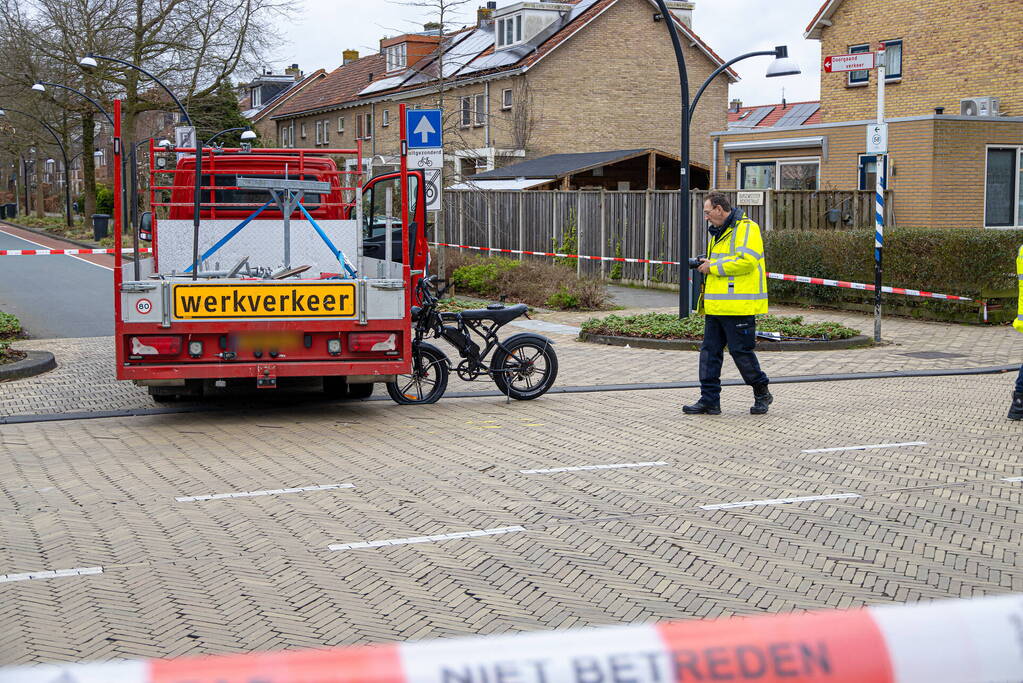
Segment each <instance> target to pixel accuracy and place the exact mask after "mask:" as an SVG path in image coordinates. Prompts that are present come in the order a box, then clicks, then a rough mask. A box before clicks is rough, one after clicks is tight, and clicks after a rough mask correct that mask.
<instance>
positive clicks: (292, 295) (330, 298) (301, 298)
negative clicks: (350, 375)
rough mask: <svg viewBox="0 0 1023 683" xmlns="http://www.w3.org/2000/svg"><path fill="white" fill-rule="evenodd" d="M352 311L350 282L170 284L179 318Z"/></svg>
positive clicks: (329, 315)
mask: <svg viewBox="0 0 1023 683" xmlns="http://www.w3.org/2000/svg"><path fill="white" fill-rule="evenodd" d="M355 314H356V312H355V285H354V284H351V283H344V284H335V283H324V284H294V285H264V284H252V285H243V284H225V285H216V284H201V285H174V317H175V318H177V319H179V320H201V319H218V320H223V319H231V318H233V319H238V318H245V319H248V320H252V319H261V318H351V317H354V316H355Z"/></svg>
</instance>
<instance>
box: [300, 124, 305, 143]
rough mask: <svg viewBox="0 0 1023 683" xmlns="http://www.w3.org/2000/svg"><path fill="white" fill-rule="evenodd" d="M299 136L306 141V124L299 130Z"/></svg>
mask: <svg viewBox="0 0 1023 683" xmlns="http://www.w3.org/2000/svg"><path fill="white" fill-rule="evenodd" d="M299 135H301V136H302V139H303V140H305V123H304V122H303V123H302V127H301V128H300V129H299Z"/></svg>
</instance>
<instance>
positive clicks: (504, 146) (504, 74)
mask: <svg viewBox="0 0 1023 683" xmlns="http://www.w3.org/2000/svg"><path fill="white" fill-rule="evenodd" d="M668 5H669V8H670V10H671V12H672V14H673V16H672V19H673V20H674V21H676V23H677V25H678V26H679V27H680V31H681V33H682V35H683V37H684V39H686V40H684V49H685V50H686V63H687V67H688V69H689V78H690V82H691V83H695V84H699V83H702V82H703V80H704V79H705V78H706V77H707V76H709V75H710V73H711V72H712V71H713V70H714V69H716V68H717V67H718V66H720V65H721V64H722V63H723V60H721V58H720V57H718V56H717V55H716V54H715V53H714V51H713V50H711V49H710V47H709V46H708V45H707V44H706V43H704V42H703V41H702V40H701V39H700V38H699V36H697V34H696V33H695V32H693V30H692V28H691V13H692V9H693V3H691V2H679V1H673V2H669V3H668ZM662 21H663V20H662V18H661V17H660V15H659V13H658V12H657V10H656V4H655V3H654V2H653V0H565V1H563V2H552V1H550V0H533V1H525V2H523V1H515V2H508V3H502V6H501V7H497V3H493V2H491V3H488V6H487V7H484V8H480V10H479V11H478V16H477V22H476V23H475V25H472V26H469V27H466V28H464V29H462V30H459V31H457V32H454V33H452V34H450V35H447V36H444V37H443V39H442V37H441V36H440V33H439V31H438V30H437V29H436V27H432V26H430V25H428V26H427V27H426V30H425V31H424V32H422V33H414V34H406V35H402V36H396V37H391V38H387V39H384V40H382V41H381V43H380V48H381V51H380V54H377V55H373V56H369V57H363V58H361V59H358V58H357V53H354V52H353V51H349V52H346V53H345V63H344V64H342V65H341V66H340V67H338V68H337V69H336V70H334V71H333V72H331V73H330V74H328V75H327V77H326V78H324V79H323V80H322V81H320V82H318V83H317V84H315V85H314V86H313V87H310V88H309V89H307V91H306V92H304V93H302V94H301V95H299V96H297V97H295V98H293V99H292V100H291V101H290V102H288V103H287V104H286V105H284V106H282V107H281V108H280V109H279V110H278V111H277V112H276V113H275V114H273V115H272V116H271V118H272V119H273V120H274V121H275V122H276V123H277V128H278V135H279V136H280V139H281V140H282V142H283V143H284V144H285V145H287V146H309V147H316V146H324V147H326V146H330V147H346V148H347V147H354V145H355V141H356V140H359V139H361V140H362V142H363V149H364V154H365V155H366V156H367V157H382V159H377V163H380V162H381V161H382V162H383V163H384V164H389V163H395V162H396V161H397V157H396V155H397V153H398V151H399V149H398V147H399V146H398V137H399V127H398V121H397V116H398V105H399V103H404V104H406V105H407V106H409V107H410V108H416V107H418V108H431V107H437V106H439V105H440V106H442V108H443V109H444V128H445V131H444V132H445V145H446V147H445V157H446V164H447V165H448V169H449V171H450V173H449V177H461V176H465V175H472V174H473V173H475V172H476V171H477V170H481V171H482V170H489V169H494V168H496V167H500V166H504V165H508V164H511V163H515V162H518V161H522V160H524V159H534V158H537V157H542V156H546V155H550V154H558V153H569V152H600V151H607V150H612V149H659V150H664V151H668V152H673V151H677V149H678V147H679V144H680V137H679V130H678V128H679V126H678V121H679V118H680V107H679V100H678V96H677V93H678V74H677V71H676V68H675V58H674V53H673V52H672V48H671V43H670V41H669V40H668V37H667V31H666V29H665V27H664V24H663V23H662ZM441 45H443V48H441ZM442 64H443V66H442ZM652 65H656V66H652ZM442 70H443V71H442ZM441 72H443V74H444V87H443V88H440V87H439V86H440V81H439V79H438V74H440V73H441ZM736 79H737V77H736V75H735V73H734V72H731V71H728V72H726V75H725V76H724V77H722V78H719V79H717V80H716V81H715V82H714V83H713V84H712V85H711V86H710V87H709V88H708V89H707V91H706V92H705V94H704V98H703V99H704V100H706V101H705V102H704V103H703V104H702V105H701V106H700V108H699V110H698V111H697V113H696V115H695V118H694V120H693V122H692V127H691V133H692V147H691V149H692V162H693V180H694V185H696V186H704V187H705V186H706V184H707V182H708V180H709V172H710V167H711V163H712V155H711V145H710V137H709V133H710V132H711V131H713V130H719V129H720V128H721V127H722V126H723V124H724V121H725V116H724V110H725V103H726V101H727V88H728V83H729V82H730V81H734V80H736Z"/></svg>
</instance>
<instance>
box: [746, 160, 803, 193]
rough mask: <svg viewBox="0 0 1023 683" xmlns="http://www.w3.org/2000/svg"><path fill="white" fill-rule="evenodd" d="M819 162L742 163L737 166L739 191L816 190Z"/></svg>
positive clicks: (777, 161)
mask: <svg viewBox="0 0 1023 683" xmlns="http://www.w3.org/2000/svg"><path fill="white" fill-rule="evenodd" d="M820 169H821V162H820V159H819V158H817V157H814V158H809V159H778V160H776V161H744V162H740V164H739V180H740V189H743V190H816V189H817V187H818V185H819V182H820Z"/></svg>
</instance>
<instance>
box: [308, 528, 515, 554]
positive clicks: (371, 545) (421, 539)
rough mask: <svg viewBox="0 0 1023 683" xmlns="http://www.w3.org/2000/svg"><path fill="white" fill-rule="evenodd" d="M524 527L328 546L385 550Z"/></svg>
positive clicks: (342, 548)
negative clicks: (384, 548) (410, 544)
mask: <svg viewBox="0 0 1023 683" xmlns="http://www.w3.org/2000/svg"><path fill="white" fill-rule="evenodd" d="M525 530H526V528H525V527H522V526H503V527H498V528H496V529H480V530H479V531H457V532H455V533H453V534H437V535H435V536H412V537H410V538H389V539H386V540H383V541H358V542H356V543H334V544H331V545H328V546H327V549H328V550H358V549H360V548H383V547H386V546H389V545H408V544H409V543H435V542H437V541H452V540H454V539H456V538H478V537H480V536H497V535H500V534H512V533H515V532H517V531H525Z"/></svg>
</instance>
